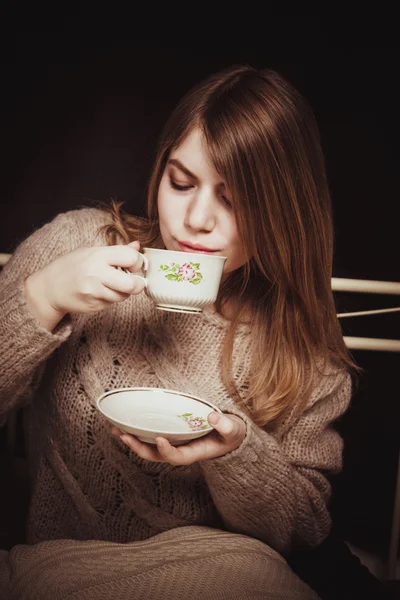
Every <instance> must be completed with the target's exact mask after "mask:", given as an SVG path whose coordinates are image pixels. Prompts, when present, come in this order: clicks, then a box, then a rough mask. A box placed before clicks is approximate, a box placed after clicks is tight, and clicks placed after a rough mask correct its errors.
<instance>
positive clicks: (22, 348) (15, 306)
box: [0, 214, 71, 424]
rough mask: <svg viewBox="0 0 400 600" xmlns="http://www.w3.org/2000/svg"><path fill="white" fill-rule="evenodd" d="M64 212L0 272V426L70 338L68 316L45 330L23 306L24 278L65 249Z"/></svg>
mask: <svg viewBox="0 0 400 600" xmlns="http://www.w3.org/2000/svg"><path fill="white" fill-rule="evenodd" d="M69 240H70V236H69V220H68V218H67V217H66V215H65V214H61V215H59V216H58V217H56V218H55V219H54V220H53V221H52V222H51V223H48V224H47V225H44V226H43V227H42V228H40V229H38V230H36V231H35V232H34V233H33V234H32V235H30V236H29V237H28V238H27V239H26V240H25V241H23V242H22V243H21V244H20V245H19V246H18V247H17V248H16V250H15V252H14V253H13V254H12V256H11V259H10V260H9V262H8V263H7V264H6V265H5V266H4V268H3V270H2V272H1V273H0V364H1V370H0V424H1V423H2V422H4V421H5V419H6V415H7V412H8V411H9V410H10V409H12V408H14V407H16V406H18V405H19V404H21V402H22V400H23V399H24V400H26V399H27V398H29V396H30V395H31V392H32V387H33V386H34V384H37V383H38V376H39V374H40V372H41V371H43V366H44V363H45V361H46V359H47V358H48V357H49V356H50V355H51V354H52V352H53V351H54V350H55V349H56V348H58V347H59V346H60V345H61V344H62V342H63V341H64V340H66V339H67V338H68V336H69V334H70V331H71V327H70V324H69V320H68V318H65V319H63V321H61V323H59V325H58V327H57V328H56V329H55V330H54V331H53V332H49V331H48V330H47V329H45V328H44V327H42V325H41V324H40V323H39V322H38V321H37V320H36V319H35V318H34V317H33V315H32V314H31V312H30V311H29V308H28V306H27V304H26V298H25V285H24V282H25V280H26V278H27V277H28V276H29V275H30V274H31V273H34V272H36V271H38V270H39V269H41V268H42V267H43V266H44V265H46V264H47V263H49V262H50V261H52V260H54V259H56V258H57V257H58V256H61V255H62V254H65V253H66V252H68V251H69V250H70V241H69Z"/></svg>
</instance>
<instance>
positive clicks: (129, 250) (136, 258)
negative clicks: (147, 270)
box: [104, 242, 143, 271]
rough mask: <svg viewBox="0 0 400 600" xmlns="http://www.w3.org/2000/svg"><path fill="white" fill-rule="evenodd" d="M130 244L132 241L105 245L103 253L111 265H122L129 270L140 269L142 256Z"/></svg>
mask: <svg viewBox="0 0 400 600" xmlns="http://www.w3.org/2000/svg"><path fill="white" fill-rule="evenodd" d="M132 244H133V242H131V243H130V244H126V245H124V246H123V245H116V246H106V247H105V248H104V253H105V258H106V260H107V262H108V264H109V265H111V266H112V267H123V268H125V269H129V270H130V271H140V269H141V268H142V266H143V257H142V255H141V254H140V252H139V251H138V249H136V248H135V247H133V245H132Z"/></svg>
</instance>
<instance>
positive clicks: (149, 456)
mask: <svg viewBox="0 0 400 600" xmlns="http://www.w3.org/2000/svg"><path fill="white" fill-rule="evenodd" d="M120 438H121V440H122V441H123V442H124V444H126V445H127V446H128V448H130V450H133V452H135V454H137V455H138V456H140V458H144V459H145V460H151V461H152V462H165V461H164V459H163V458H162V457H161V456H160V454H159V452H158V449H157V446H154V445H153V444H146V443H145V442H141V441H140V440H138V439H137V438H136V437H135V436H133V435H130V434H129V433H123V434H122V435H121V436H120Z"/></svg>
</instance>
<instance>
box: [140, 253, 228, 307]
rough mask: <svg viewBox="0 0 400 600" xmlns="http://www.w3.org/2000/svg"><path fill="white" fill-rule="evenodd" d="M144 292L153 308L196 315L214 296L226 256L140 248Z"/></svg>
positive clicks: (211, 302)
mask: <svg viewBox="0 0 400 600" xmlns="http://www.w3.org/2000/svg"><path fill="white" fill-rule="evenodd" d="M140 254H141V255H142V257H143V272H144V275H145V276H144V277H142V276H141V275H137V274H134V275H135V277H140V279H142V280H143V281H144V282H145V285H146V287H145V292H146V294H147V295H148V296H149V297H150V298H151V299H152V300H153V301H154V303H155V305H156V308H158V309H160V310H168V311H173V312H185V313H200V312H202V310H203V308H204V307H205V306H207V305H209V304H213V303H214V302H215V300H216V298H217V295H218V289H219V286H220V283H221V277H222V272H223V268H224V264H225V261H226V256H217V255H215V254H199V253H196V252H180V251H179V250H161V249H159V248H144V249H143V253H142V252H141V253H140Z"/></svg>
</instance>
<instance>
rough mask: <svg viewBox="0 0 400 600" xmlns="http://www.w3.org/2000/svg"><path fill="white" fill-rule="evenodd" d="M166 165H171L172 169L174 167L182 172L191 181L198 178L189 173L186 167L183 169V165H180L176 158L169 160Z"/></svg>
mask: <svg viewBox="0 0 400 600" xmlns="http://www.w3.org/2000/svg"><path fill="white" fill-rule="evenodd" d="M168 164H169V165H173V166H174V167H176V168H177V169H179V170H180V171H182V173H185V175H187V176H188V177H190V178H191V179H194V180H195V181H198V178H197V177H196V175H195V174H194V173H192V172H191V171H189V169H188V168H187V167H185V165H183V164H182V163H181V161H180V160H178V159H177V158H170V159H169V161H168Z"/></svg>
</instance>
